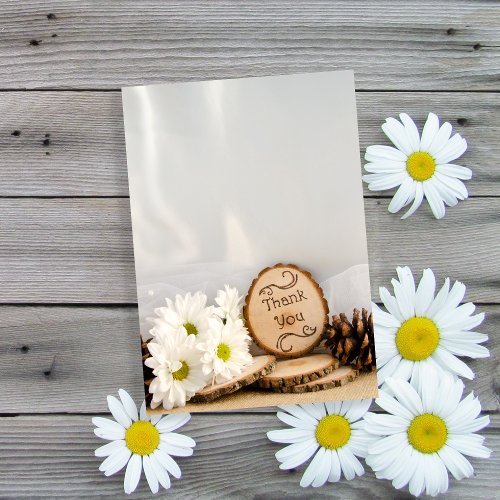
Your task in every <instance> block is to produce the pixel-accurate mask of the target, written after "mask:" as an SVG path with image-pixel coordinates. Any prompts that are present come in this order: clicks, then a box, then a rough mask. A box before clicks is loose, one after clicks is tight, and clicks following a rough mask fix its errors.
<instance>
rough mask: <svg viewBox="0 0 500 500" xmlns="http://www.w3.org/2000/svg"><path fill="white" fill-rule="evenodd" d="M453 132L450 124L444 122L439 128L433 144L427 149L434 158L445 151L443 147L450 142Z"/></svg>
mask: <svg viewBox="0 0 500 500" xmlns="http://www.w3.org/2000/svg"><path fill="white" fill-rule="evenodd" d="M451 131H452V126H451V125H450V124H449V123H448V122H444V123H443V124H442V125H441V127H440V128H439V130H438V132H437V134H435V135H434V139H432V142H431V144H430V145H429V147H428V148H427V151H428V152H429V153H430V154H431V156H434V155H435V154H436V153H437V152H438V151H440V150H441V149H443V147H444V146H445V145H446V143H447V142H448V139H449V138H450V135H451Z"/></svg>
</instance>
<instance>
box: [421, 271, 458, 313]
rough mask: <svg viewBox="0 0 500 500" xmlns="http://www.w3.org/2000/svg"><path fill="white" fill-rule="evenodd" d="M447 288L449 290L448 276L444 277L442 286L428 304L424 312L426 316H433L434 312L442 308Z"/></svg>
mask: <svg viewBox="0 0 500 500" xmlns="http://www.w3.org/2000/svg"><path fill="white" fill-rule="evenodd" d="M449 290H450V278H446V279H445V280H444V284H443V286H442V287H441V289H440V290H439V292H438V293H437V295H436V297H435V298H434V300H433V301H432V304H431V305H430V306H429V309H427V313H426V315H427V317H429V318H434V316H435V315H436V313H437V312H438V311H440V310H441V309H442V308H443V306H444V305H445V304H446V301H447V299H448V295H449ZM464 293H465V291H464Z"/></svg>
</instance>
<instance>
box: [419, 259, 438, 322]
mask: <svg viewBox="0 0 500 500" xmlns="http://www.w3.org/2000/svg"><path fill="white" fill-rule="evenodd" d="M435 291H436V278H435V277H434V273H433V272H432V269H424V271H423V273H422V279H421V280H420V283H419V284H418V287H417V291H416V293H415V315H416V316H423V315H424V314H425V313H426V311H427V309H428V308H429V306H430V305H431V303H432V301H433V300H434V292H435Z"/></svg>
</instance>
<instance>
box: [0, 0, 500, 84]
mask: <svg viewBox="0 0 500 500" xmlns="http://www.w3.org/2000/svg"><path fill="white" fill-rule="evenodd" d="M1 10H2V30H1V32H0V87H1V88H10V89H19V88H30V89H31V88H56V87H57V88H119V87H121V86H125V85H138V84H143V83H145V82H148V83H159V82H163V81H178V80H186V79H189V80H200V79H214V78H234V77H241V76H257V75H265V74H276V75H277V74H286V73H298V72H305V71H324V70H332V69H345V68H355V69H356V72H357V81H358V85H359V88H363V89H398V90H400V89H412V90H416V89H418V90H425V89H436V87H437V86H438V85H439V87H440V88H442V89H445V90H449V89H454V90H472V89H474V90H478V89H482V90H484V89H488V90H493V89H497V88H498V75H499V67H498V53H499V50H500V49H499V46H500V44H499V41H500V30H499V19H500V9H499V5H498V4H497V3H494V2H488V1H486V0H482V1H472V0H471V1H464V2H456V1H452V0H442V1H440V2H439V3H438V2H434V1H432V0H425V1H421V2H413V3H404V4H401V3H394V2H388V1H386V0H376V1H370V0H365V1H360V2H355V3H353V2H349V1H348V0H342V1H335V2H328V1H325V0H320V1H308V2H300V3H297V2H293V1H290V0H288V1H282V0H273V1H272V2H267V1H265V0H258V1H252V2H246V3H245V4H244V5H241V4H240V3H231V2H226V1H217V2H203V3H201V2H196V1H193V0H191V1H189V2H188V1H186V2H185V1H177V2H173V1H172V2H161V1H155V2H148V3H147V4H143V5H141V8H140V9H137V4H136V2H134V1H133V0H120V1H119V2H113V4H112V5H110V3H109V2H105V1H104V0H100V1H91V0H86V1H81V2H77V3H76V2H67V1H65V0H51V1H44V2H40V1H37V0H31V1H29V2H22V4H20V5H19V4H18V3H17V2H6V1H3V2H2V6H1ZM49 14H51V16H49Z"/></svg>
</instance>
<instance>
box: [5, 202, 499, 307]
mask: <svg viewBox="0 0 500 500" xmlns="http://www.w3.org/2000/svg"><path fill="white" fill-rule="evenodd" d="M387 205H388V200H386V199H383V200H376V199H365V207H366V221H367V229H368V246H369V252H370V264H371V276H372V286H373V296H374V298H375V299H377V297H378V293H377V291H378V287H379V286H381V285H389V284H390V279H391V278H392V277H393V276H394V274H395V272H394V268H395V266H397V265H410V266H411V267H412V268H413V269H414V270H415V271H418V272H420V271H421V270H422V269H424V268H426V267H432V268H433V269H434V270H435V271H436V272H437V275H438V277H440V279H441V280H443V279H444V278H445V277H446V276H451V277H452V278H453V279H458V280H461V281H463V282H464V283H466V284H467V286H468V295H467V299H468V300H472V301H476V302H496V301H497V300H498V279H497V263H498V261H499V259H500V245H499V244H498V217H497V215H498V212H499V209H500V198H473V199H470V200H467V201H466V202H462V203H460V204H459V205H458V206H456V207H454V208H452V209H450V210H449V211H448V214H447V215H446V217H445V219H443V220H440V221H436V220H435V219H434V218H433V217H432V215H431V213H430V210H429V208H428V207H423V208H422V211H421V213H418V214H417V215H415V216H413V217H411V218H410V219H408V220H405V221H402V220H400V219H399V217H398V216H397V215H393V214H390V213H389V212H388V211H387ZM0 213H1V214H2V218H1V220H0V283H2V287H1V289H0V303H30V302H35V303H91V304H95V303H119V304H121V303H135V302H136V289H135V279H134V263H133V249H132V236H131V228H130V213H129V200H128V199H113V198H111V199H107V198H101V199H95V198H83V199H33V198H21V199H17V198H16V199H11V198H4V199H0ZM341 237H342V235H339V243H342V238H341Z"/></svg>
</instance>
